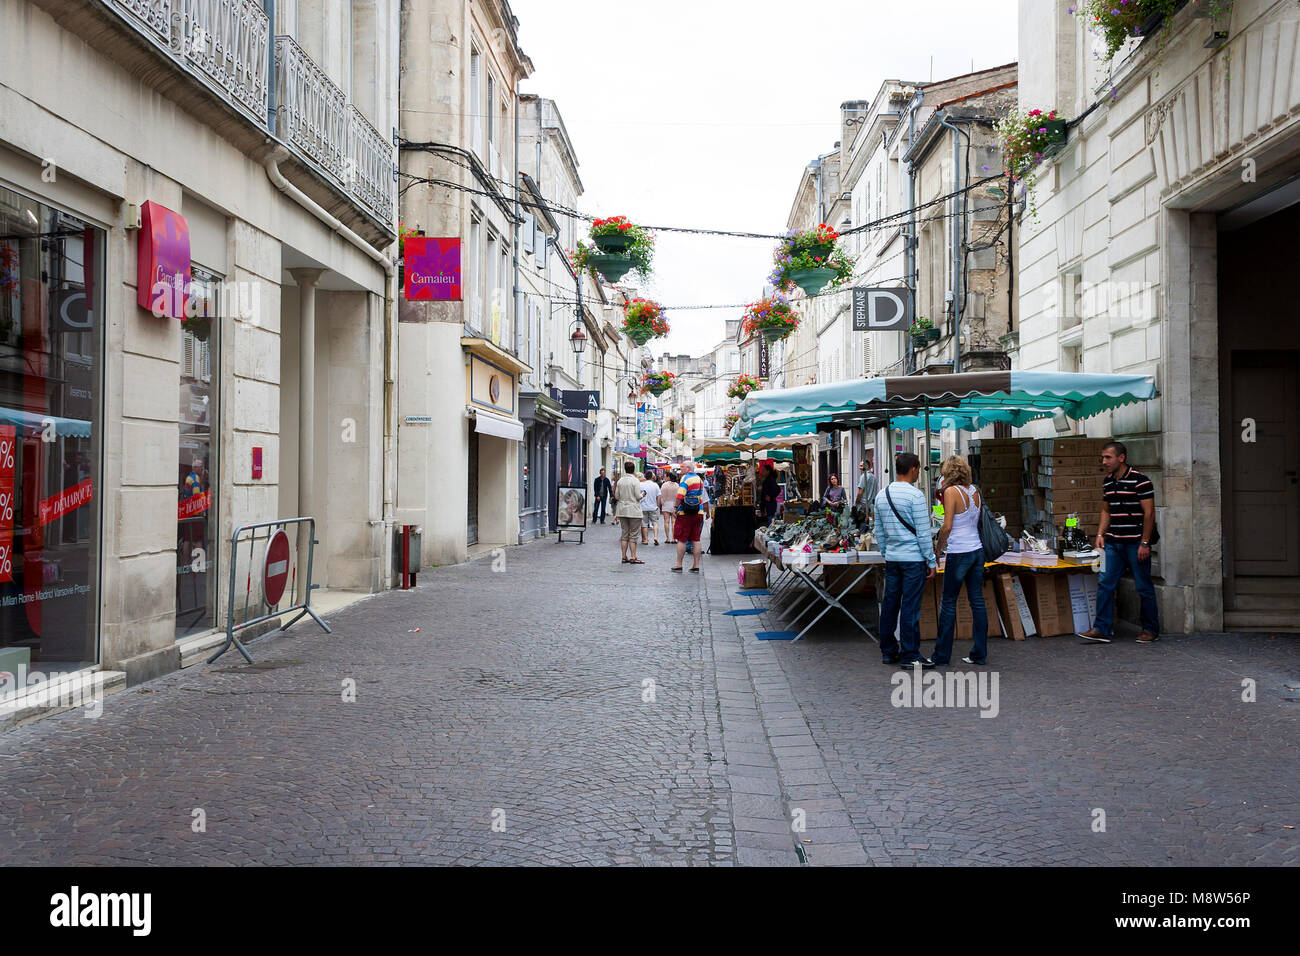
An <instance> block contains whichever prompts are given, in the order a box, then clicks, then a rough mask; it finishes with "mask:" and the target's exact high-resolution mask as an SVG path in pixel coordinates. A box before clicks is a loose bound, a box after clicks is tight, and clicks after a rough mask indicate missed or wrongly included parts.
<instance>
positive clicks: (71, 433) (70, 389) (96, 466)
mask: <svg viewBox="0 0 1300 956" xmlns="http://www.w3.org/2000/svg"><path fill="white" fill-rule="evenodd" d="M105 240H106V234H105V232H104V231H103V230H102V229H96V228H95V227H93V226H91V225H89V224H87V223H85V222H83V221H81V220H80V219H77V218H75V217H73V216H70V215H68V214H67V213H64V212H62V211H60V210H58V209H55V208H53V207H51V206H47V205H45V204H44V203H40V202H37V201H35V200H31V199H28V198H26V197H25V196H22V195H20V194H18V193H16V192H11V191H10V190H8V189H4V188H0V671H7V672H9V673H12V674H17V673H18V671H19V668H20V667H22V668H27V667H31V668H33V669H36V668H37V667H38V665H39V669H40V670H41V671H43V672H46V673H48V672H49V671H51V670H69V669H74V668H76V667H79V666H85V665H89V664H93V663H95V662H96V660H97V656H98V640H97V637H98V626H99V621H98V615H97V609H98V607H99V534H100V501H101V498H102V491H103V489H102V487H101V486H100V477H101V476H100V472H101V463H102V455H103V439H102V434H103V432H102V430H101V427H100V423H101V408H100V406H101V383H102V380H103V360H102V356H103V341H104V337H103V328H104V251H105Z"/></svg>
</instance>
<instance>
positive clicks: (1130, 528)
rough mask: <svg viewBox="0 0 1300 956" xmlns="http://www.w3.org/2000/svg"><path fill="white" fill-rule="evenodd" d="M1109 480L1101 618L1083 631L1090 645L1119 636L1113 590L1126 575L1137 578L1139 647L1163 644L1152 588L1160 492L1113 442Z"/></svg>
mask: <svg viewBox="0 0 1300 956" xmlns="http://www.w3.org/2000/svg"><path fill="white" fill-rule="evenodd" d="M1101 464H1102V467H1103V468H1105V469H1106V479H1105V481H1104V482H1103V483H1102V491H1101V524H1100V527H1099V528H1098V529H1097V539H1096V541H1094V542H1093V543H1094V545H1095V546H1096V548H1097V550H1098V551H1103V552H1104V553H1105V566H1104V567H1103V569H1102V572H1101V578H1100V580H1099V581H1098V582H1097V616H1096V617H1095V618H1094V619H1093V622H1092V627H1090V628H1088V630H1086V631H1080V632H1079V636H1080V637H1082V638H1083V639H1084V640H1086V641H1093V642H1095V643H1098V644H1109V643H1110V642H1111V639H1112V638H1113V637H1114V635H1115V589H1116V588H1117V587H1119V580H1120V578H1122V577H1123V576H1124V569H1125V568H1129V569H1130V570H1132V572H1133V583H1134V584H1135V585H1136V586H1137V593H1138V601H1139V603H1140V605H1141V611H1140V614H1141V618H1142V633H1140V634H1138V638H1137V640H1138V643H1139V644H1151V643H1153V642H1154V641H1158V640H1160V609H1159V608H1158V606H1157V605H1156V589H1155V585H1153V584H1152V583H1151V545H1153V544H1155V543H1156V542H1157V541H1158V540H1159V536H1158V535H1157V533H1156V489H1155V486H1154V485H1153V484H1151V479H1150V478H1148V477H1147V476H1146V475H1144V474H1142V472H1140V471H1138V470H1137V469H1136V468H1130V467H1129V464H1128V449H1127V448H1125V447H1124V443H1123V442H1118V441H1113V442H1109V443H1108V444H1106V445H1105V446H1104V447H1103V448H1102V450H1101Z"/></svg>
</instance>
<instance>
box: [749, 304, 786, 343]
mask: <svg viewBox="0 0 1300 956" xmlns="http://www.w3.org/2000/svg"><path fill="white" fill-rule="evenodd" d="M798 327H799V313H797V312H795V310H794V309H792V308H791V307H790V303H789V302H788V301H787V300H786V298H785V297H784V296H781V295H773V296H767V297H766V298H762V299H759V300H758V301H757V302H752V303H750V305H749V306H748V307H747V308H746V309H745V316H744V321H743V322H742V323H741V330H742V331H743V332H744V334H745V335H746V336H751V335H754V334H756V333H757V334H761V335H762V336H763V338H764V339H765V340H766V341H768V342H779V341H780V340H781V339H784V338H788V337H789V336H790V335H791V334H792V333H793V332H794V330H795V329H797V328H798Z"/></svg>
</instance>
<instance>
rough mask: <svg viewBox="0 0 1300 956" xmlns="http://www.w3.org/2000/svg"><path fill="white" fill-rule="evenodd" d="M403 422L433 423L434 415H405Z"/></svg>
mask: <svg viewBox="0 0 1300 956" xmlns="http://www.w3.org/2000/svg"><path fill="white" fill-rule="evenodd" d="M402 424H403V425H432V424H433V416H432V415H403V416H402Z"/></svg>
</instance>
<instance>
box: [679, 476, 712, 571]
mask: <svg viewBox="0 0 1300 956" xmlns="http://www.w3.org/2000/svg"><path fill="white" fill-rule="evenodd" d="M682 469H683V470H684V471H685V474H684V475H682V482H681V485H680V486H679V488H678V490H677V521H676V524H675V525H674V528H673V530H674V532H675V533H676V535H677V563H676V564H675V565H674V566H673V568H672V570H674V571H681V570H682V559H683V558H685V557H686V546H687V544H688V543H689V544H691V545H695V547H693V548H692V549H691V558H692V559H693V564H694V566H693V567H692V568H691V571H692V572H695V573H698V572H699V570H700V549H699V546H698V545H699V542H700V532H701V531H702V530H703V529H704V519H705V517H706V516H707V515H708V512H709V491H708V489H707V488H705V487H704V477H703V476H702V475H698V474H696V473H695V463H694V462H691V461H688V462H685V463H684V464H683V465H682Z"/></svg>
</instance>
